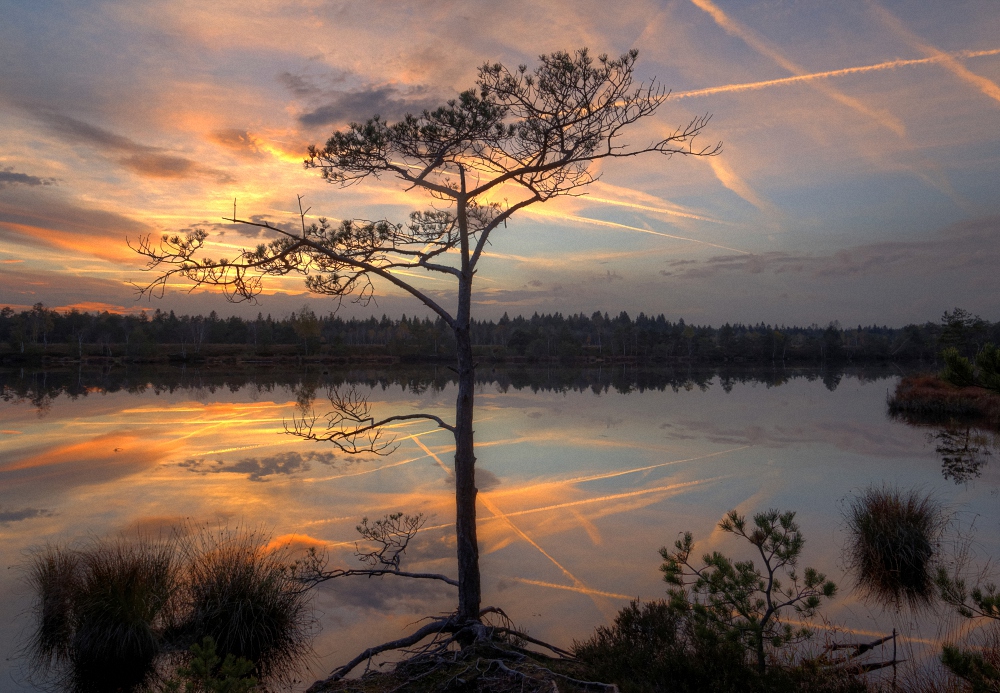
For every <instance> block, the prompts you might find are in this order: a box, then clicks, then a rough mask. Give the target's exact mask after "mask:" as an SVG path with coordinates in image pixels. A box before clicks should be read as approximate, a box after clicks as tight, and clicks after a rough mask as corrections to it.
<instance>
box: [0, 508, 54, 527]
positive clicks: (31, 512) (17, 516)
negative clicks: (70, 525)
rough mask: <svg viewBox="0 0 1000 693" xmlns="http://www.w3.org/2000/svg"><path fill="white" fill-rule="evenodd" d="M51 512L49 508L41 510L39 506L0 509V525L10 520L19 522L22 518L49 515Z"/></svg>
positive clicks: (28, 518)
mask: <svg viewBox="0 0 1000 693" xmlns="http://www.w3.org/2000/svg"><path fill="white" fill-rule="evenodd" d="M52 514H53V513H52V511H51V510H42V509H39V508H22V509H21V510H0V525H6V524H8V523H10V522H21V521H22V520H31V519H33V518H36V517H51V516H52Z"/></svg>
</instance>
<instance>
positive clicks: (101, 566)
mask: <svg viewBox="0 0 1000 693" xmlns="http://www.w3.org/2000/svg"><path fill="white" fill-rule="evenodd" d="M268 539H269V537H266V536H264V535H263V534H261V533H258V532H246V531H222V532H218V533H216V534H212V535H210V534H208V533H207V532H206V533H202V534H201V535H200V536H198V537H196V538H194V539H191V538H188V539H184V540H182V539H181V538H180V537H178V536H176V535H175V536H173V537H171V538H169V539H166V540H159V541H154V540H151V539H148V538H143V537H134V538H133V537H118V538H114V539H106V540H94V541H91V542H89V543H88V544H86V545H84V546H81V547H78V548H66V547H57V546H48V547H45V548H44V549H42V550H41V551H39V552H38V553H37V554H36V555H35V556H34V557H33V558H32V559H31V562H30V564H29V566H28V571H27V573H28V575H27V578H28V583H29V585H30V586H31V588H32V590H33V591H34V593H35V605H34V614H35V620H36V627H35V630H34V632H33V634H32V637H31V638H30V641H29V643H28V645H27V648H26V649H27V652H26V654H27V655H28V662H29V664H30V666H31V667H32V669H33V671H34V672H35V674H36V675H39V676H41V677H44V678H46V679H49V680H51V681H52V682H54V683H55V684H56V685H57V686H58V687H60V688H62V689H65V690H71V691H75V692H78V693H89V692H90V691H95V692H98V691H100V692H102V693H103V692H104V691H142V690H150V689H151V688H153V687H154V685H156V684H157V682H158V681H159V680H160V678H161V677H160V675H159V672H160V671H162V670H164V669H165V667H166V668H169V666H170V665H172V666H176V662H177V661H178V660H180V661H183V660H184V658H185V657H186V656H187V654H186V653H187V652H188V651H189V648H190V647H191V646H192V645H193V644H197V643H200V642H203V640H204V638H205V637H206V636H207V637H210V638H211V639H212V640H213V641H214V643H216V647H217V648H218V652H219V656H220V661H222V660H223V659H224V660H226V661H228V660H229V659H233V660H236V659H240V658H243V659H246V660H249V661H251V662H252V663H253V667H254V670H255V673H256V675H257V678H259V679H260V680H264V681H272V682H274V681H276V680H277V681H281V680H283V679H284V678H285V677H286V675H287V674H289V673H290V672H292V671H293V670H294V667H295V666H296V664H298V662H299V660H300V659H301V657H302V656H303V655H305V654H306V653H307V652H308V649H309V645H308V638H309V635H310V627H311V624H312V620H311V617H310V615H309V612H308V605H307V602H306V594H305V591H304V589H303V587H302V586H301V585H300V584H299V583H297V582H296V581H295V580H294V578H293V576H292V575H291V573H290V571H288V570H287V568H286V566H285V564H284V563H283V562H282V560H281V559H282V557H281V556H280V555H278V554H276V553H274V552H273V551H269V550H268V549H266V548H265V547H266V546H267V544H268ZM230 655H231V656H230Z"/></svg>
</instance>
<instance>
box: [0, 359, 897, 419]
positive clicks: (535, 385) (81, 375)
mask: <svg viewBox="0 0 1000 693" xmlns="http://www.w3.org/2000/svg"><path fill="white" fill-rule="evenodd" d="M898 374H899V371H898V369H895V368H886V367H877V366H875V367H841V368H838V367H830V368H782V367H766V368H765V367H739V368H669V367H643V366H635V365H633V364H619V365H616V366H613V367H603V368H582V367H581V368H531V367H517V368H492V367H491V368H487V367H481V368H480V369H478V370H477V371H476V380H477V382H478V383H479V385H480V386H482V387H489V388H491V389H494V390H496V391H499V392H507V391H509V390H531V391H532V392H569V391H576V392H585V391H590V392H593V393H595V394H603V393H607V392H617V393H621V394H627V393H630V392H644V391H647V390H652V391H665V390H668V389H669V390H673V391H675V392H676V391H680V390H693V389H695V388H697V389H700V390H707V389H708V388H710V387H721V388H722V389H723V390H725V391H726V392H729V391H730V390H732V389H733V387H734V386H736V385H737V384H749V383H752V384H760V385H764V386H765V387H778V386H780V385H783V384H785V383H787V382H789V381H792V380H807V381H816V380H819V381H822V382H823V384H824V385H825V386H826V387H827V389H829V390H831V391H833V390H835V389H836V388H837V386H838V385H839V384H840V382H841V381H842V380H843V379H844V378H854V379H857V380H861V381H876V380H882V379H886V378H890V377H894V376H896V375H898ZM456 382H457V376H456V374H455V372H454V371H453V370H451V369H450V368H448V367H446V366H437V365H423V366H392V367H371V368H345V369H334V368H328V367H323V366H319V365H317V366H307V367H303V368H296V369H289V368H210V367H204V368H196V367H190V366H176V367H174V366H163V365H159V366H155V367H151V366H144V365H122V366H115V367H111V368H93V369H88V368H84V367H80V368H65V369H39V370H31V369H26V368H21V369H4V370H0V399H3V400H4V401H5V402H12V403H22V402H23V403H30V404H31V405H33V406H34V407H35V408H37V409H38V410H39V412H40V413H44V412H45V411H47V410H48V408H49V407H50V406H51V405H52V402H53V401H54V400H56V399H57V398H60V397H64V398H69V399H76V398H80V397H86V396H88V395H90V394H95V393H101V394H106V393H116V392H130V393H133V394H142V393H146V392H154V393H157V394H160V393H173V392H176V391H191V392H193V393H194V396H196V397H202V396H206V395H212V394H214V393H217V392H224V391H229V392H239V391H244V390H245V391H246V394H249V396H250V397H251V399H257V398H261V397H265V396H267V395H268V393H272V392H275V391H277V390H286V391H290V392H292V393H294V396H295V397H297V398H302V397H311V396H313V393H316V392H317V391H319V390H321V389H323V388H325V387H328V386H338V385H345V384H348V385H355V386H359V387H367V388H371V389H374V390H383V391H384V390H389V389H394V388H399V389H401V390H403V391H407V392H411V393H414V394H422V393H424V392H428V391H430V392H437V391H441V390H444V389H445V388H447V387H449V386H451V385H453V384H454V383H456Z"/></svg>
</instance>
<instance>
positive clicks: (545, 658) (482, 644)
mask: <svg viewBox="0 0 1000 693" xmlns="http://www.w3.org/2000/svg"><path fill="white" fill-rule="evenodd" d="M482 615H483V616H487V615H493V616H494V617H495V620H497V621H498V622H499V623H497V624H493V623H484V622H481V621H472V622H465V623H462V622H459V621H457V620H456V618H455V617H454V616H451V617H449V618H446V619H438V620H435V621H432V622H430V623H428V624H426V625H424V626H422V627H421V628H419V629H418V630H416V631H414V632H413V633H412V634H410V635H408V636H406V637H405V638H400V639H398V640H394V641H392V642H387V643H383V644H381V645H376V646H374V647H370V648H368V649H367V650H365V651H364V652H362V653H361V654H359V655H358V656H357V657H355V658H354V659H352V660H351V661H350V662H348V663H347V664H345V665H343V666H341V667H339V668H337V669H336V670H334V671H333V673H332V674H331V675H330V676H329V677H328V678H326V679H324V680H322V681H317V682H316V683H314V684H313V685H312V686H311V687H310V688H309V691H308V693H328V692H332V691H351V692H357V693H391V692H394V691H415V692H421V691H427V692H430V691H455V692H457V691H477V692H483V693H486V692H488V693H494V692H495V693H506V692H507V691H511V692H513V691H518V692H524V693H533V692H538V693H542V692H544V693H556V692H559V691H565V692H567V693H569V692H578V693H582V692H583V691H595V692H596V691H604V692H606V693H611V692H614V693H617V691H618V688H617V687H616V686H615V685H613V684H607V683H601V682H597V681H585V680H583V679H582V678H580V676H581V672H582V671H583V668H582V666H581V665H580V663H579V662H577V661H576V660H575V659H573V657H572V655H571V654H570V653H569V652H567V651H566V650H564V649H562V648H559V647H556V646H555V645H550V644H549V643H546V642H544V641H542V640H539V639H537V638H533V637H531V636H528V635H526V634H525V633H522V632H520V631H518V630H517V629H516V628H514V627H513V624H511V622H510V619H508V618H507V615H506V614H505V613H504V612H503V611H502V610H501V609H499V608H496V607H488V608H486V609H483V611H482ZM420 643H423V644H420ZM528 643H531V644H533V645H536V646H538V647H543V648H545V649H547V650H549V651H550V652H552V653H553V654H554V655H555V656H554V657H553V656H549V655H546V654H543V653H541V652H538V651H536V650H529V649H527V647H525V645H526V644H528ZM414 646H417V647H414ZM410 648H413V649H410ZM391 651H401V652H404V653H405V654H406V656H405V657H404V658H403V659H402V660H400V661H398V662H396V663H395V664H393V665H391V667H389V668H388V670H386V671H376V670H372V668H371V666H372V658H374V657H376V656H377V655H380V654H383V653H386V652H391ZM363 662H367V669H366V670H365V673H364V674H362V676H361V677H360V678H354V679H348V678H346V677H347V676H348V675H349V674H350V673H351V672H352V671H353V670H355V669H356V668H357V667H358V666H359V665H360V664H361V663H363Z"/></svg>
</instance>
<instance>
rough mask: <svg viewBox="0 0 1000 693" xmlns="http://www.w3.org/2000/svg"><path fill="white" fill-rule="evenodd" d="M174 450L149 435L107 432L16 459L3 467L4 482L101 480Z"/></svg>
mask: <svg viewBox="0 0 1000 693" xmlns="http://www.w3.org/2000/svg"><path fill="white" fill-rule="evenodd" d="M170 452H171V446H168V445H165V444H163V443H151V442H150V441H149V439H148V438H146V437H142V436H139V435H131V434H122V433H107V434H104V435H101V436H97V437H95V438H91V439H90V440H85V441H83V442H79V443H68V444H63V445H55V446H53V447H50V448H48V449H46V450H44V451H42V452H39V453H36V454H34V455H29V456H28V457H24V458H21V459H15V460H12V461H11V462H9V463H7V464H4V465H2V466H0V482H2V483H5V484H11V483H23V482H29V483H33V484H37V483H39V482H40V481H45V482H46V483H50V484H53V485H65V484H69V485H73V486H77V485H84V484H91V483H101V482H106V481H110V480H113V479H117V478H120V477H123V476H129V475H132V474H135V473H138V472H141V471H143V470H145V469H149V468H151V467H154V466H155V465H157V464H158V463H159V462H160V461H161V460H162V459H163V458H165V457H166V456H167V455H168V454H169V453H170Z"/></svg>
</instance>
